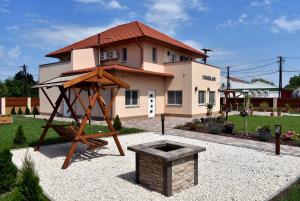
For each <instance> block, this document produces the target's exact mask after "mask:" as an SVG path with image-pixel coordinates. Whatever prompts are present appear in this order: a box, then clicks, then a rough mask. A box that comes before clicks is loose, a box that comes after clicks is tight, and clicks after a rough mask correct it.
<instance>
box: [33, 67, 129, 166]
mask: <svg viewBox="0 0 300 201" xmlns="http://www.w3.org/2000/svg"><path fill="white" fill-rule="evenodd" d="M52 87H57V88H58V89H59V91H60V95H59V96H58V98H57V100H56V102H55V104H53V103H52V101H51V99H50V98H49V96H48V94H47V93H46V91H45V88H47V89H48V88H52ZM34 88H40V89H41V91H42V92H43V93H44V95H45V97H46V98H47V100H48V101H49V103H50V104H51V106H52V107H53V112H52V114H51V115H50V118H49V120H47V123H46V125H45V126H43V128H44V129H43V132H42V134H41V136H40V139H39V141H38V143H37V145H36V146H35V151H38V150H39V148H40V146H41V144H42V142H43V140H44V138H45V136H46V134H47V131H48V130H49V128H52V129H53V130H55V132H57V133H58V134H59V135H60V137H61V138H63V139H65V140H68V141H71V142H72V144H71V147H70V150H69V153H68V154H67V156H66V159H65V161H64V163H63V166H62V169H66V168H67V167H68V166H69V163H70V160H71V158H72V156H73V154H74V152H75V151H76V148H77V146H78V143H79V142H81V143H83V144H85V145H87V147H88V150H92V149H95V148H99V147H102V146H105V145H107V144H108V142H107V141H105V140H101V139H99V138H100V137H110V136H112V137H113V139H114V141H115V143H116V145H117V148H118V150H119V152H120V155H121V156H124V155H125V154H124V151H123V149H122V146H121V144H120V142H119V140H118V137H117V135H118V132H117V131H116V130H115V129H114V127H113V125H112V123H111V117H110V112H111V110H112V107H113V103H114V100H115V98H116V95H117V93H118V91H119V89H120V88H125V89H128V88H129V85H128V84H126V83H125V82H123V81H122V80H120V79H118V78H116V77H115V76H113V75H111V74H109V73H107V72H105V71H103V70H102V69H101V67H97V68H95V70H94V71H91V72H88V73H81V74H75V75H70V76H60V77H57V78H54V79H52V80H48V81H46V82H43V83H41V84H38V85H36V86H34ZM104 90H111V93H112V96H111V100H110V102H109V104H107V105H106V104H105V101H104V98H103V96H102V93H101V92H102V91H104ZM71 91H73V92H74V99H73V101H71V96H70V93H71ZM83 91H86V92H87V94H88V101H87V102H88V106H86V103H85V101H84V100H83V98H82V97H81V92H83ZM67 94H69V97H68V96H67ZM63 100H64V101H65V103H66V104H67V106H68V108H69V109H68V111H70V113H71V116H72V118H73V119H74V120H75V122H76V123H75V125H72V124H70V125H56V124H52V122H53V119H54V117H55V115H56V114H58V108H59V106H60V105H61V103H62V101H63ZM77 100H78V101H79V103H80V105H81V106H82V108H83V110H84V116H83V118H82V120H81V122H80V121H79V118H78V116H77V114H76V112H75V110H74V109H73V105H74V104H75V102H76V101H77ZM96 103H98V105H99V106H100V109H101V111H102V114H103V118H104V120H105V121H106V123H107V125H108V128H109V130H110V132H108V133H95V134H86V133H85V132H84V128H85V127H86V124H87V122H88V120H91V119H92V118H91V113H92V110H93V108H94V106H95V105H96Z"/></svg>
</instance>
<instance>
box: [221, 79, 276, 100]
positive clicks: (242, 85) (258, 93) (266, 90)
mask: <svg viewBox="0 0 300 201" xmlns="http://www.w3.org/2000/svg"><path fill="white" fill-rule="evenodd" d="M229 83H230V89H233V90H236V91H237V92H236V96H238V97H239V98H243V97H244V95H246V94H247V95H249V96H250V97H252V98H278V92H279V88H278V87H277V86H275V85H273V84H269V83H266V82H262V81H259V80H257V81H254V82H250V81H249V82H248V81H245V80H241V79H238V78H235V77H230V78H229ZM221 89H227V78H225V77H223V76H221ZM221 96H222V97H223V94H221ZM231 96H232V95H231Z"/></svg>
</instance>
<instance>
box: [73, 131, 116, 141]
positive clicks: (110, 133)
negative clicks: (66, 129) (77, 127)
mask: <svg viewBox="0 0 300 201" xmlns="http://www.w3.org/2000/svg"><path fill="white" fill-rule="evenodd" d="M116 134H117V133H116V132H108V133H96V134H86V135H82V136H79V138H78V139H75V140H81V139H92V138H99V137H110V136H113V135H116Z"/></svg>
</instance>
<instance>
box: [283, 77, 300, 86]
mask: <svg viewBox="0 0 300 201" xmlns="http://www.w3.org/2000/svg"><path fill="white" fill-rule="evenodd" d="M299 87H300V74H299V75H294V76H292V77H290V80H289V84H288V85H286V86H285V88H286V89H297V88H299Z"/></svg>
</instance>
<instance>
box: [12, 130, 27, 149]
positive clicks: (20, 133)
mask: <svg viewBox="0 0 300 201" xmlns="http://www.w3.org/2000/svg"><path fill="white" fill-rule="evenodd" d="M24 143H26V137H25V135H24V130H23V127H22V125H19V127H18V130H17V132H16V134H15V138H14V144H15V145H18V144H24Z"/></svg>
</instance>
